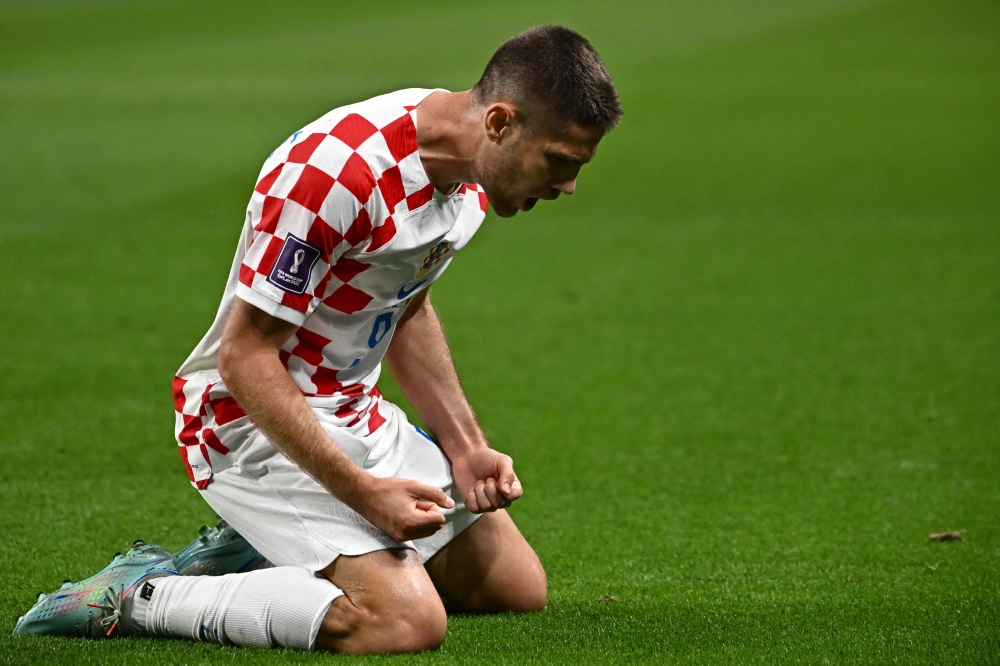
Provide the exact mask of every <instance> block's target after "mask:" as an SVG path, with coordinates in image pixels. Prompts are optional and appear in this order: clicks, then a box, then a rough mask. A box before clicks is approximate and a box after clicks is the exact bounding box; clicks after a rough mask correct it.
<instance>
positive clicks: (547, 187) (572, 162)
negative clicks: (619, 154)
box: [479, 124, 604, 217]
mask: <svg viewBox="0 0 1000 666" xmlns="http://www.w3.org/2000/svg"><path fill="white" fill-rule="evenodd" d="M508 129H513V131H511V132H510V134H511V136H507V137H503V139H502V140H500V141H496V142H491V143H490V144H489V145H488V146H487V149H486V150H485V151H484V153H483V154H482V155H481V156H480V168H479V172H480V183H479V184H480V185H482V187H483V189H484V190H485V192H486V196H487V197H488V198H489V200H490V205H492V206H493V210H494V211H495V212H496V214H497V215H499V216H500V217H513V216H514V215H516V214H517V212H518V211H520V210H524V211H528V210H531V209H532V208H533V207H534V206H535V204H536V203H538V200H539V199H546V200H551V199H555V198H556V197H558V196H559V195H560V194H573V191H574V190H575V189H576V178H577V175H578V174H579V173H580V167H582V166H583V165H584V164H586V163H587V162H589V161H590V160H591V159H593V157H594V152H595V151H596V150H597V144H598V143H599V142H600V141H601V138H602V137H603V136H604V131H603V130H602V129H600V128H599V127H582V126H580V125H576V124H573V125H571V126H570V127H569V129H568V130H566V131H563V132H558V133H555V132H552V131H549V130H543V129H533V128H525V127H523V126H520V125H514V127H513V128H508Z"/></svg>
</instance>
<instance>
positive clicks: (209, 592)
mask: <svg viewBox="0 0 1000 666" xmlns="http://www.w3.org/2000/svg"><path fill="white" fill-rule="evenodd" d="M147 586H148V587H147ZM149 588H152V589H149ZM342 594H343V591H341V589H340V588H338V587H337V586H336V585H334V584H333V583H331V582H330V581H328V580H326V579H325V578H317V577H316V576H314V575H313V574H312V573H311V572H309V571H307V570H306V569H300V568H298V567H276V568H274V569H262V570H260V571H251V572H249V573H240V574H227V575H225V576H167V577H163V578H156V579H152V580H149V581H146V582H145V583H143V586H141V587H140V588H139V589H138V590H136V592H135V594H134V595H133V599H132V608H131V620H132V624H134V626H136V628H137V630H138V631H139V632H141V633H145V634H146V635H149V636H173V637H176V638H192V639H194V640H196V641H213V642H216V643H221V644H223V645H252V646H257V647H272V648H273V647H288V648H298V649H300V650H310V649H312V647H313V645H314V644H315V642H316V634H317V633H319V628H320V624H321V623H322V622H323V618H324V616H325V615H326V612H327V610H329V608H330V604H332V603H333V600H334V599H336V598H337V597H339V596H340V595H342ZM143 629H144V631H143Z"/></svg>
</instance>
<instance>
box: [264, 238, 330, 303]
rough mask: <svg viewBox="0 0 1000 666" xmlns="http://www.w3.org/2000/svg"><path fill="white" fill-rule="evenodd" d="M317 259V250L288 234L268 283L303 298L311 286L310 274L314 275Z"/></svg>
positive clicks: (269, 275)
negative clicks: (308, 286) (313, 270)
mask: <svg viewBox="0 0 1000 666" xmlns="http://www.w3.org/2000/svg"><path fill="white" fill-rule="evenodd" d="M317 259H319V250H318V249H317V248H315V247H313V246H312V245H310V244H309V243H307V242H305V241H304V240H302V239H301V238H296V237H295V236H293V235H292V234H288V237H287V238H285V244H284V245H283V246H282V247H281V252H280V253H279V254H278V258H277V260H275V262H274V266H273V267H272V268H271V272H270V273H269V274H268V276H267V281H268V282H270V283H271V284H273V285H274V286H275V287H278V288H279V289H283V290H284V291H287V292H289V293H291V294H298V295H300V296H301V295H302V294H303V293H304V292H305V290H306V286H307V285H308V284H309V274H310V273H312V269H313V266H314V265H315V264H316V260H317Z"/></svg>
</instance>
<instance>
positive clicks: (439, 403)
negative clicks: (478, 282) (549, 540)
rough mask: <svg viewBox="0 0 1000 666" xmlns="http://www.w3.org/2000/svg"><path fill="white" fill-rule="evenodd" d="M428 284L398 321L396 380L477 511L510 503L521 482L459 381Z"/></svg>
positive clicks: (390, 354) (392, 363) (392, 351)
mask: <svg viewBox="0 0 1000 666" xmlns="http://www.w3.org/2000/svg"><path fill="white" fill-rule="evenodd" d="M429 293H430V290H429V289H425V290H424V291H422V292H420V293H419V294H417V295H416V296H414V297H413V300H412V301H411V302H410V304H409V306H407V309H406V312H405V313H403V316H402V317H401V318H400V320H399V323H398V324H396V332H395V334H394V335H393V338H392V344H391V345H389V349H388V351H387V352H386V355H385V360H386V362H387V363H388V365H389V370H390V371H392V376H393V377H394V378H395V379H396V383H397V384H399V387H400V388H401V389H402V390H403V393H404V394H405V395H406V397H407V398H408V399H409V401H410V403H411V404H412V405H413V407H414V408H415V409H416V410H417V413H418V414H420V418H422V419H423V420H424V423H426V424H427V426H428V427H429V428H430V429H431V432H432V433H433V434H434V436H435V437H436V438H437V440H438V442H440V444H441V448H442V449H443V450H444V452H445V455H447V456H448V459H449V460H450V461H451V467H452V473H453V474H454V475H455V483H456V485H457V487H458V491H459V492H460V493H461V494H462V499H463V500H464V501H465V505H466V506H467V507H468V508H469V510H470V511H472V512H473V513H482V512H484V511H495V510H496V509H502V508H505V507H508V506H510V504H511V502H513V501H514V500H516V499H517V498H518V497H520V496H521V492H522V490H521V482H520V481H518V479H517V476H516V475H515V474H514V465H513V461H512V460H511V458H510V456H506V455H504V454H502V453H500V452H499V451H494V450H493V449H491V448H490V447H489V444H488V443H487V442H486V437H485V435H483V431H482V429H481V428H480V427H479V423H478V421H476V415H475V414H474V413H473V411H472V407H471V406H470V405H469V401H468V399H467V398H466V397H465V392H464V391H462V386H461V385H460V384H459V381H458V373H457V372H456V371H455V364H454V362H453V361H452V357H451V350H450V349H449V348H448V342H447V340H446V339H445V337H444V329H442V327H441V321H440V320H439V319H438V317H437V313H436V312H435V311H434V308H433V307H432V306H431V301H430V296H429Z"/></svg>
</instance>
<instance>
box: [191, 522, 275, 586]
mask: <svg viewBox="0 0 1000 666" xmlns="http://www.w3.org/2000/svg"><path fill="white" fill-rule="evenodd" d="M174 564H176V565H177V570H178V571H179V572H180V574H181V575H182V576H222V575H224V574H231V573H245V572H247V571H256V570H257V569H267V568H268V567H270V566H272V565H271V563H270V562H268V561H267V559H266V558H265V557H264V556H263V555H261V554H260V553H259V552H257V549H256V548H254V547H253V546H251V545H250V542H249V541H247V540H246V539H244V538H243V537H242V536H240V533H239V532H237V531H236V530H234V529H233V528H232V527H230V526H229V523H227V522H226V521H224V520H222V519H219V524H218V525H216V526H215V527H209V526H208V525H202V526H201V529H200V530H198V537H197V538H196V539H195V540H194V541H192V542H191V543H189V544H188V545H187V546H186V547H185V548H184V549H182V550H180V551H178V552H177V554H176V555H174Z"/></svg>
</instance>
